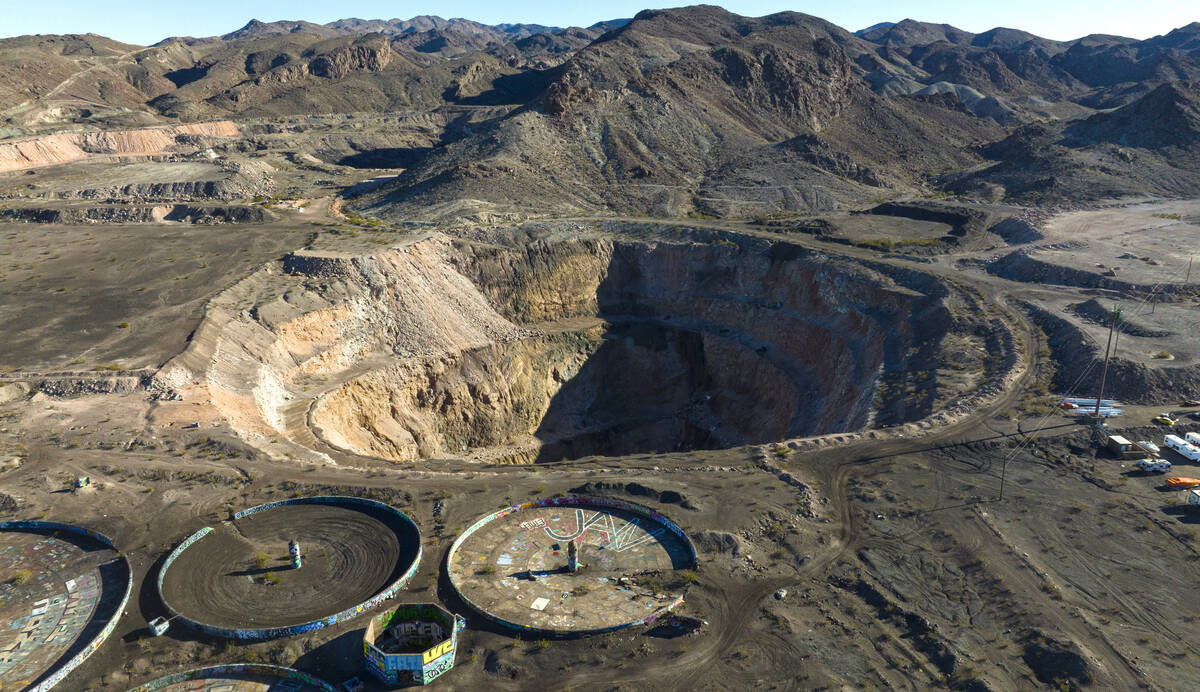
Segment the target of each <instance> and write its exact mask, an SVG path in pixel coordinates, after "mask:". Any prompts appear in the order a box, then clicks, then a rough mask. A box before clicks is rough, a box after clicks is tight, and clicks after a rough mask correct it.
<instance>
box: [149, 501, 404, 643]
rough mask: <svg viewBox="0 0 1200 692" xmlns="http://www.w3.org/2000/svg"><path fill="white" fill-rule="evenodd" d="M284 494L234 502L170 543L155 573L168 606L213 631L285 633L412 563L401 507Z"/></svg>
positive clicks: (248, 635) (354, 610)
mask: <svg viewBox="0 0 1200 692" xmlns="http://www.w3.org/2000/svg"><path fill="white" fill-rule="evenodd" d="M284 502H285V503H287V504H283V503H271V504H269V505H261V506H260V507H255V508H252V509H249V510H245V511H244V512H239V513H238V515H235V519H234V520H233V521H231V522H225V523H222V524H221V525H219V526H216V527H213V528H212V529H211V530H208V531H207V532H205V530H203V529H202V530H201V531H200V532H197V534H193V536H192V538H189V539H188V540H189V541H192V542H191V543H190V544H189V543H188V542H187V541H185V542H184V544H182V545H181V546H180V548H177V549H176V551H175V553H173V556H174V557H173V559H169V560H168V562H167V563H166V564H164V566H163V573H162V576H161V577H160V582H159V589H160V593H161V595H162V598H163V601H164V602H165V603H166V604H167V605H168V608H169V609H171V610H173V611H174V612H175V613H178V614H179V615H180V616H181V617H182V618H183V619H184V620H185V624H191V625H192V626H194V627H197V628H198V629H201V630H203V631H206V632H208V633H210V634H214V635H217V636H227V637H236V638H240V639H261V638H266V637H274V636H285V635H288V634H293V633H295V632H300V631H305V630H309V629H316V628H318V627H322V626H325V625H330V624H333V623H334V622H337V621H339V620H343V619H348V618H349V617H353V616H354V615H357V614H358V613H359V612H362V611H363V610H366V609H367V608H369V607H372V606H373V605H375V603H374V602H371V603H368V601H373V600H374V599H375V598H376V597H379V596H383V595H385V594H388V593H391V592H392V591H394V590H396V589H398V588H400V587H401V586H403V584H404V583H405V582H407V580H408V578H410V577H411V575H412V573H413V572H415V571H416V566H417V563H418V562H419V560H420V550H421V548H420V546H421V537H420V534H419V532H418V530H417V527H416V525H415V524H413V523H412V521H411V520H410V519H409V518H408V517H407V516H405V515H404V514H403V513H402V512H399V511H397V510H395V509H392V508H391V507H388V506H387V505H384V504H382V503H377V502H371V501H369V500H360V499H357V498H301V499H298V500H291V501H284ZM193 539H194V540H193ZM290 541H296V542H298V543H299V545H300V551H301V556H302V565H301V567H299V568H293V567H292V566H291V562H290V557H289V554H288V544H289V542H290Z"/></svg>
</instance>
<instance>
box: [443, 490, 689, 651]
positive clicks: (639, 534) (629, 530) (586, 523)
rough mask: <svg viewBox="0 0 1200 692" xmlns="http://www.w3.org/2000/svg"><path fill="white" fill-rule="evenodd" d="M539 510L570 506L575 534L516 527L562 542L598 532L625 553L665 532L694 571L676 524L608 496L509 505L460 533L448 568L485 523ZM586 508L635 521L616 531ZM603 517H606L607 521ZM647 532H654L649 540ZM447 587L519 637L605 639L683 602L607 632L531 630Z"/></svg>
mask: <svg viewBox="0 0 1200 692" xmlns="http://www.w3.org/2000/svg"><path fill="white" fill-rule="evenodd" d="M539 507H574V508H575V518H576V525H575V530H574V531H573V532H571V531H568V532H555V531H553V530H552V529H551V528H550V527H549V526H547V525H546V524H545V522H544V521H540V522H539V520H537V519H534V520H531V521H529V522H524V523H522V524H521V525H520V526H521V527H522V528H526V529H544V530H545V532H546V534H547V535H548V536H549V537H550V538H552V539H554V540H560V541H567V540H572V539H575V538H579V537H580V536H582V535H583V534H584V533H585V532H587V531H602V532H604V533H605V534H606V535H604V536H603V539H604V541H605V542H606V549H608V550H614V551H618V552H619V551H622V550H627V549H628V548H631V547H633V546H634V545H636V544H639V543H643V542H645V541H648V540H651V539H652V538H653V537H654V536H657V535H660V534H661V533H662V531H663V530H664V529H665V530H666V531H668V532H670V533H671V534H673V535H674V536H675V537H676V538H677V539H678V540H679V541H680V542H681V543H682V544H683V548H684V550H685V551H686V555H685V562H686V563H687V564H688V565H689V566H691V567H694V566H695V565H696V563H697V559H698V558H697V553H696V546H695V544H693V543H692V540H691V539H690V538H688V536H687V534H686V533H684V531H683V529H681V528H679V526H678V525H676V524H675V523H674V522H673V521H671V520H670V519H668V518H667V517H665V516H663V515H662V514H660V513H659V512H656V511H654V510H653V509H651V508H649V507H645V506H642V505H639V504H636V503H633V502H627V501H625V500H616V499H612V498H606V497H582V496H560V497H551V498H541V499H537V500H533V501H530V502H524V503H521V504H519V505H512V506H510V507H505V508H504V509H501V510H498V511H496V512H493V513H491V514H488V515H485V516H483V517H480V518H479V519H478V520H477V521H476V522H475V523H473V524H471V526H469V527H468V528H467V529H466V530H465V531H463V532H462V534H460V535H459V536H458V538H456V539H455V540H454V543H452V544H451V545H450V550H449V551H447V553H446V564H447V565H450V564H451V562H452V561H453V560H454V556H455V554H456V553H457V552H458V551H459V549H460V548H461V547H462V545H463V543H464V542H465V541H466V540H467V539H468V538H470V537H471V536H472V535H473V534H475V533H477V532H478V531H479V530H480V529H482V528H483V527H484V526H487V525H488V524H490V523H492V522H494V521H496V520H498V519H502V518H504V517H506V516H508V515H510V514H512V513H514V512H520V511H523V510H527V509H534V508H539ZM584 508H608V509H614V510H622V511H624V512H628V513H632V514H634V515H638V516H635V517H634V518H633V519H631V520H629V521H627V522H622V524H621V525H620V526H618V524H617V522H616V521H615V520H614V519H613V518H612V515H611V514H607V513H603V512H593V514H592V515H591V516H588V515H587V514H586V511H585V509H584ZM604 516H607V517H608V519H605V518H604ZM644 519H649V520H651V521H652V522H653V524H655V526H653V527H650V526H647V524H645V523H643V521H644ZM526 524H528V526H526ZM637 529H641V531H637ZM651 531H653V532H655V533H653V535H651V534H650V532H651ZM450 583H451V587H452V588H453V589H454V590H455V593H456V594H457V595H458V596H459V598H461V599H462V600H463V602H464V603H466V604H467V605H469V606H471V608H473V609H474V610H475V611H477V612H479V613H480V614H482V615H483V616H484V617H486V618H487V619H488V620H490V621H492V622H495V623H496V624H499V625H502V626H504V627H508V628H510V629H514V630H517V631H520V632H523V633H529V634H536V635H539V636H549V637H565V636H578V635H581V634H588V635H592V634H603V633H605V632H612V631H616V630H621V629H626V628H629V627H636V626H638V625H645V624H650V623H653V622H655V621H657V620H658V619H659V618H660V617H662V616H663V615H665V614H667V613H669V612H671V611H672V610H674V609H675V608H677V607H679V606H680V605H681V604H682V603H683V597H682V596H680V597H677V598H675V599H674V600H672V601H670V602H668V603H666V604H664V605H662V606H661V607H658V608H655V609H654V610H653V612H651V613H649V614H647V615H645V616H644V617H640V618H638V619H636V620H632V621H629V622H625V623H622V624H619V625H614V626H611V627H602V628H595V629H588V630H578V629H572V630H558V629H550V628H539V627H531V626H529V625H523V624H519V623H514V622H510V621H508V620H505V619H504V618H502V617H500V616H498V615H496V614H495V613H492V612H490V611H489V610H488V609H487V608H485V607H483V606H482V605H480V604H478V603H476V602H474V601H472V600H471V598H470V597H468V596H467V595H466V594H465V593H463V591H462V590H461V589H459V588H458V584H456V583H455V581H454V579H453V578H451V580H450Z"/></svg>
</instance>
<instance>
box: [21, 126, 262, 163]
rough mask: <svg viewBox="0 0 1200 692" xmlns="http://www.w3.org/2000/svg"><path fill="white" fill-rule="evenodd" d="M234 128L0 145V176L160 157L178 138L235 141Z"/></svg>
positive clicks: (66, 136) (75, 135) (82, 135)
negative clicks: (89, 161) (93, 159)
mask: <svg viewBox="0 0 1200 692" xmlns="http://www.w3.org/2000/svg"><path fill="white" fill-rule="evenodd" d="M238 134H239V132H238V128H237V126H236V125H234V124H233V123H232V122H230V121H228V120H219V121H215V122H207V123H192V124H187V125H172V126H169V127H148V128H144V129H139V130H111V131H102V132H69V133H60V134H53V135H44V136H41V137H30V138H27V139H18V140H13V141H8V142H0V173H4V172H8V171H20V170H25V169H28V168H39V167H41V166H54V165H58V164H62V163H70V162H72V161H79V160H82V159H86V158H88V156H90V155H94V154H109V155H136V154H143V155H148V154H160V153H162V152H164V151H166V150H167V149H169V148H170V147H172V146H175V145H176V144H178V142H179V140H178V138H179V137H180V136H182V135H193V136H201V137H236V136H238Z"/></svg>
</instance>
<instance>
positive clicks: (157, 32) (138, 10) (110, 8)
mask: <svg viewBox="0 0 1200 692" xmlns="http://www.w3.org/2000/svg"><path fill="white" fill-rule="evenodd" d="M964 5H966V6H964ZM1156 5H1157V6H1156V8H1155V10H1154V11H1153V12H1146V11H1145V9H1144V8H1142V7H1140V6H1138V5H1135V4H1133V3H1128V2H1104V1H1103V0H1101V1H1097V2H1082V1H1081V0H1058V1H1054V0H1049V1H1047V2H1033V1H1031V0H1013V1H1012V2H1006V3H987V4H985V5H981V4H977V3H951V2H943V1H941V0H911V1H909V2H883V1H882V0H867V1H865V2H858V3H854V5H853V6H846V4H845V3H842V2H836V1H834V0H818V1H814V2H804V3H797V4H788V3H780V2H771V1H769V0H748V1H740V2H729V3H722V4H721V6H722V7H724V8H725V9H727V10H729V11H730V12H735V13H737V14H742V15H747V16H762V15H765V14H772V13H774V12H781V11H787V10H792V11H796V12H804V13H806V14H811V15H815V16H818V17H821V18H822V19H825V20H828V21H830V22H833V23H834V24H837V25H838V26H840V27H842V28H844V29H846V30H848V31H857V30H860V29H864V28H867V27H869V26H873V25H875V24H879V23H882V22H899V21H901V20H902V19H906V18H909V19H916V20H918V21H924V22H931V23H937V24H951V25H953V26H955V27H957V28H959V29H962V30H964V31H970V32H973V33H981V32H983V31H987V30H989V29H993V28H996V27H1007V28H1011V29H1020V30H1022V31H1028V32H1030V33H1033V34H1036V35H1038V36H1042V37H1045V38H1050V39H1055V40H1071V39H1075V38H1079V37H1082V36H1087V35H1090V34H1114V35H1119V36H1127V37H1129V38H1135V39H1146V38H1150V37H1152V36H1157V35H1162V34H1165V33H1167V32H1169V31H1171V30H1172V29H1176V28H1179V27H1181V26H1185V25H1187V24H1189V23H1191V22H1193V21H1196V20H1197V19H1198V18H1200V12H1197V11H1196V10H1195V8H1194V5H1193V4H1192V3H1189V2H1182V1H1178V0H1165V1H1164V2H1159V3H1156ZM331 7H332V9H331ZM595 7H596V6H595V5H585V4H583V3H548V2H540V1H535V2H530V3H525V4H522V5H521V6H519V7H512V6H504V5H497V4H495V3H483V2H479V1H478V0H457V1H453V2H445V3H439V4H437V5H436V6H434V5H432V4H430V5H421V4H417V3H399V4H397V3H390V2H389V3H384V2H380V1H378V0H351V1H350V2H342V3H337V4H336V5H332V6H331V5H330V4H329V3H318V2H313V1H312V0H299V1H298V2H292V3H287V4H286V5H285V4H283V3H278V2H264V1H262V0H241V1H238V2H233V1H232V0H213V1H212V2H209V3H206V4H204V5H203V6H200V7H197V6H182V5H174V6H169V7H165V8H164V7H163V6H162V5H161V4H160V3H150V2H147V1H146V0H117V1H116V2H110V3H103V4H100V3H94V2H83V1H82V0H67V1H65V2H58V3H44V4H42V5H34V6H29V7H27V8H26V9H23V10H22V11H20V12H19V13H12V14H10V16H9V17H8V18H7V19H8V20H9V21H7V22H6V28H5V29H3V30H0V31H3V33H2V34H0V38H10V37H14V36H21V35H26V34H82V33H93V34H99V35H101V36H105V37H108V38H111V39H115V40H117V41H122V42H125V43H133V44H140V45H149V44H153V43H157V42H158V41H161V40H163V39H166V38H169V37H172V36H196V37H204V36H220V35H222V34H226V33H229V32H232V31H236V30H237V29H239V28H241V27H243V26H245V25H246V24H247V23H248V22H250V21H251V20H252V19H258V20H259V21H263V22H268V23H269V22H274V21H307V22H312V23H314V24H327V23H329V22H333V21H337V20H339V19H347V18H359V19H383V20H390V19H396V18H399V19H409V18H412V17H416V16H421V15H436V16H439V17H444V18H447V19H449V18H455V17H458V18H464V19H470V20H473V21H477V22H480V23H483V24H501V23H511V24H517V23H524V24H541V25H545V26H554V27H566V26H589V25H591V24H595V23H596V22H600V21H606V20H611V19H619V18H627V17H632V16H634V15H635V14H637V12H639V11H641V10H644V9H655V8H648V7H646V6H644V5H640V4H638V3H634V2H625V1H618V2H615V3H608V4H605V5H604V8H605V9H604V10H603V14H604V15H605V16H601V15H600V11H599V10H596V9H594V8H595ZM335 15H336V16H335Z"/></svg>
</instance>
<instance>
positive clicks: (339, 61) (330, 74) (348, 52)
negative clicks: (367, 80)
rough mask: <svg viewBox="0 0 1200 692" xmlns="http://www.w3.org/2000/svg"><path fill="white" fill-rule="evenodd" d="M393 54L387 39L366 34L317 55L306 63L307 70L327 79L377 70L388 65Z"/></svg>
mask: <svg viewBox="0 0 1200 692" xmlns="http://www.w3.org/2000/svg"><path fill="white" fill-rule="evenodd" d="M394 55H395V54H394V53H393V52H392V49H391V48H390V47H389V46H388V42H387V39H385V38H384V37H383V36H381V35H378V34H375V35H368V36H365V37H363V38H361V39H359V40H357V41H355V42H354V43H353V44H351V45H348V46H341V47H338V48H336V49H334V50H332V51H330V52H328V53H323V54H321V55H318V56H317V57H315V58H313V59H312V60H311V61H310V62H309V63H308V71H309V72H311V73H312V74H314V75H316V76H318V77H326V78H328V79H339V78H341V77H345V76H346V75H348V74H350V73H351V72H378V71H380V70H382V69H383V68H385V67H387V66H388V64H389V63H390V62H391V61H392V57H393V56H394Z"/></svg>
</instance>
